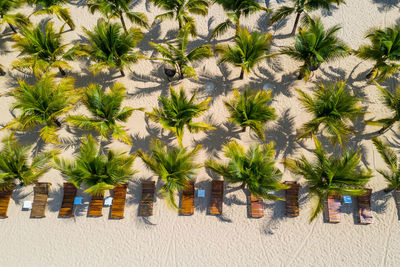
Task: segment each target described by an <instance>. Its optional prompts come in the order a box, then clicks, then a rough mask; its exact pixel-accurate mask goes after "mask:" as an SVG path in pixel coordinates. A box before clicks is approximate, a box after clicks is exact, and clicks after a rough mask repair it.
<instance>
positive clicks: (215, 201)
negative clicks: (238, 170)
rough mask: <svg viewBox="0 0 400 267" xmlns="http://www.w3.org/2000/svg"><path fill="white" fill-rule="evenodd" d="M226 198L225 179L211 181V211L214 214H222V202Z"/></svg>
mask: <svg viewBox="0 0 400 267" xmlns="http://www.w3.org/2000/svg"><path fill="white" fill-rule="evenodd" d="M223 198H224V181H216V180H213V181H212V182H211V201H210V210H209V213H210V214H212V215H221V214H222V203H223Z"/></svg>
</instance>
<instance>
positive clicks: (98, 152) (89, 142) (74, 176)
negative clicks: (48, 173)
mask: <svg viewBox="0 0 400 267" xmlns="http://www.w3.org/2000/svg"><path fill="white" fill-rule="evenodd" d="M135 158H136V155H129V154H127V153H117V152H115V151H113V150H108V152H107V153H105V152H103V151H102V149H101V148H100V146H99V145H98V144H97V142H96V140H95V139H94V138H93V137H92V136H91V135H89V136H88V137H86V138H84V139H83V140H82V144H81V149H80V151H79V153H78V155H77V156H76V158H75V160H74V161H70V160H65V159H60V158H55V160H54V161H55V167H56V168H57V169H59V170H60V171H61V172H62V174H63V175H65V176H67V177H68V181H69V182H71V183H73V184H74V185H75V186H76V187H77V188H79V187H80V186H81V184H82V183H83V184H85V185H86V186H87V187H88V188H87V189H86V190H85V192H86V193H89V194H91V195H92V196H100V195H104V191H106V190H108V189H112V188H114V186H117V185H120V184H124V183H127V182H128V181H129V179H131V178H132V176H133V175H134V174H135V173H136V172H137V171H135V170H132V165H133V162H134V161H135Z"/></svg>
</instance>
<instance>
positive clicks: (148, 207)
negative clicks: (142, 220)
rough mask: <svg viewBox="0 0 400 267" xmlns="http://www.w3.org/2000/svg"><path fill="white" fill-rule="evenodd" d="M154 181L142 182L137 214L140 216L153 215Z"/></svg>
mask: <svg viewBox="0 0 400 267" xmlns="http://www.w3.org/2000/svg"><path fill="white" fill-rule="evenodd" d="M155 187H156V182H154V181H151V182H142V200H141V201H140V210H139V214H140V215H141V216H151V215H153V202H154V191H155Z"/></svg>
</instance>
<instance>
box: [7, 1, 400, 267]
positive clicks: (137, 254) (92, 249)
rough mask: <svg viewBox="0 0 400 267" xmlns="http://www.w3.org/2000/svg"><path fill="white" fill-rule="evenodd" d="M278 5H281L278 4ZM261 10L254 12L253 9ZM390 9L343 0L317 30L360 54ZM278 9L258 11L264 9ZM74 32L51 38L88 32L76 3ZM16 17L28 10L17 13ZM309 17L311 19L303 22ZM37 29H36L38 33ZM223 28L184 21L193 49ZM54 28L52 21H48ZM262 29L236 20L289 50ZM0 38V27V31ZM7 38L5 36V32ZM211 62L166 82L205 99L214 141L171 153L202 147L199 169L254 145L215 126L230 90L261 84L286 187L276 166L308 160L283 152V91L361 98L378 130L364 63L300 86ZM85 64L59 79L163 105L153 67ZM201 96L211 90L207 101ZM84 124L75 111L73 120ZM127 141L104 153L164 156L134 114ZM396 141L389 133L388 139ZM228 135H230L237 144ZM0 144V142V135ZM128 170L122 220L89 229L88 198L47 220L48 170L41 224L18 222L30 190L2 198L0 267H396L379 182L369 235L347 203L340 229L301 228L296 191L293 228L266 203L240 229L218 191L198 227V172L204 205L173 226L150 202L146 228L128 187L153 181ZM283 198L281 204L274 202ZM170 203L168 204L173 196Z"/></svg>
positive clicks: (57, 201) (234, 205)
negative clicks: (219, 203)
mask: <svg viewBox="0 0 400 267" xmlns="http://www.w3.org/2000/svg"><path fill="white" fill-rule="evenodd" d="M286 2H289V1H286ZM262 4H264V3H262ZM398 4H399V2H398V1H395V0H348V1H346V4H343V5H341V6H340V7H338V8H334V9H332V10H331V11H330V12H327V11H324V12H322V15H323V22H324V24H325V25H326V26H327V27H330V26H333V25H335V24H338V23H339V24H341V25H342V27H343V28H342V29H341V30H340V31H339V36H340V38H342V39H343V40H344V41H345V42H346V43H347V44H348V45H350V46H351V47H352V48H353V49H357V48H358V47H359V45H361V44H363V43H366V42H367V41H366V40H365V39H364V35H365V32H366V30H367V29H368V28H370V27H371V26H380V27H385V26H391V25H394V24H395V23H398V20H399V19H400V12H399V7H398ZM277 6H278V4H277V3H276V2H275V1H274V0H271V1H270V7H272V8H275V7H277ZM68 7H69V8H70V11H71V14H72V17H73V20H74V22H75V24H76V30H75V31H68V32H66V33H65V34H64V35H63V36H64V38H65V40H66V41H68V42H72V41H75V40H80V39H82V38H84V37H83V36H84V35H83V31H82V26H84V27H86V28H88V29H92V28H93V27H94V26H95V24H96V21H97V19H98V18H99V15H98V14H95V15H91V14H90V13H89V12H88V10H87V8H86V7H85V6H84V5H82V3H81V2H79V1H77V2H74V3H73V4H70V5H68ZM135 10H138V11H143V12H146V14H147V15H148V17H149V20H150V21H151V22H152V21H153V18H154V17H155V16H156V15H157V14H160V13H161V11H160V10H158V9H157V8H154V7H153V6H152V5H151V4H149V3H148V2H146V1H138V3H137V5H136V6H135ZM22 11H23V12H25V14H28V13H30V11H31V10H30V9H25V10H22ZM315 15H321V12H315ZM43 18H44V17H36V18H35V20H36V21H40V20H41V19H43ZM223 20H225V13H224V12H223V10H222V8H221V7H220V6H218V5H213V6H212V7H211V8H210V11H209V15H208V16H207V17H205V18H204V17H196V21H197V28H198V32H199V37H198V38H197V39H196V40H194V41H193V44H196V45H198V44H203V43H206V42H207V38H208V37H209V34H210V31H211V29H213V27H215V26H216V25H217V24H218V23H220V22H222V21H223ZM53 21H54V22H55V25H56V26H57V27H59V26H60V25H61V23H60V21H59V20H57V19H56V18H53ZM267 22H268V17H267V15H265V14H263V13H262V12H260V13H257V14H254V15H252V16H251V17H249V18H246V19H244V20H243V22H242V24H243V25H244V26H246V27H248V28H249V29H250V30H261V31H269V32H271V33H272V34H273V35H274V41H273V45H272V50H273V51H277V50H279V49H280V48H281V47H283V46H285V45H288V44H291V43H292V42H293V40H292V39H291V38H289V37H288V34H289V33H290V31H291V28H292V26H293V22H294V17H290V19H288V20H285V21H283V22H280V23H278V24H276V25H275V26H272V27H267ZM1 27H2V28H1V31H3V30H5V28H6V27H5V25H3V26H1ZM176 29H177V23H176V22H175V21H170V22H167V21H166V22H163V23H161V24H156V25H154V26H153V27H152V28H151V29H150V30H149V32H148V33H146V34H145V36H144V40H143V41H142V42H141V43H140V44H139V45H138V47H139V48H140V49H141V50H142V51H143V53H145V55H146V56H152V55H154V54H153V50H152V48H151V47H150V46H149V45H148V41H153V42H159V43H162V42H165V41H167V40H171V38H173V36H174V34H175V31H176ZM6 31H8V29H7V30H6ZM232 34H233V30H230V31H229V32H228V33H227V34H225V35H223V36H221V37H220V38H218V41H215V40H213V41H212V42H211V43H212V44H213V45H214V44H216V43H217V42H223V41H224V40H227V39H229V38H231V36H232ZM9 36H10V35H5V34H1V35H0V37H1V38H2V39H3V40H4V39H5V42H3V44H4V45H3V47H2V48H1V53H2V54H1V64H3V65H4V66H5V67H6V68H7V69H9V66H10V65H11V62H12V61H14V60H15V59H16V58H17V56H18V52H16V50H15V49H11V45H12V41H11V39H10V37H9ZM216 63H217V58H216V57H213V58H210V59H208V60H204V61H202V62H201V63H198V64H196V65H195V67H196V71H197V72H198V78H199V79H198V80H197V81H196V80H193V79H185V80H183V81H173V82H172V83H171V85H172V86H174V87H179V86H183V87H184V88H185V89H186V90H187V91H188V92H193V91H194V90H195V89H197V88H199V95H200V97H201V98H206V97H208V96H211V97H213V100H212V102H211V108H210V109H209V111H208V112H207V113H206V114H205V115H204V116H203V117H202V119H204V120H205V121H207V122H209V123H211V124H212V125H214V126H215V127H216V128H217V129H216V130H215V131H209V132H207V133H200V134H189V133H188V132H186V133H185V136H184V140H183V143H184V145H186V146H192V147H193V146H194V145H196V144H202V145H203V149H202V151H201V153H200V156H199V157H198V161H199V162H203V161H204V160H206V159H208V158H210V157H220V158H223V157H222V155H221V148H222V145H223V144H224V143H226V142H227V141H229V140H238V141H239V142H240V143H241V144H244V145H245V146H248V145H249V144H252V143H256V142H259V141H258V139H257V138H256V137H255V136H254V135H253V134H249V132H245V133H241V132H240V130H239V129H238V128H235V127H234V126H232V125H231V124H229V123H228V122H227V119H226V116H227V111H226V110H225V108H224V105H223V100H224V99H226V97H228V96H230V93H231V91H232V88H239V89H243V88H244V87H245V86H250V87H251V88H253V89H261V88H263V87H264V85H265V84H266V83H269V84H271V85H272V87H273V89H272V95H273V97H274V101H273V102H272V106H273V107H275V108H276V110H277V114H278V116H279V119H278V120H277V121H276V122H274V123H270V124H269V125H268V129H267V130H266V136H267V140H268V141H275V142H276V150H277V162H278V167H279V168H280V169H281V170H282V171H283V172H284V175H283V181H285V180H296V179H298V178H299V177H295V176H294V175H293V174H291V173H290V172H288V171H287V170H284V168H283V166H282V164H281V163H280V162H281V159H283V158H285V157H288V156H291V157H296V156H298V155H300V154H305V155H310V151H309V150H310V149H312V148H313V143H312V142H311V141H310V140H309V141H306V142H303V143H301V144H299V143H297V142H296V141H295V137H296V129H298V128H299V127H300V126H301V125H302V124H303V123H304V122H306V121H307V120H308V119H309V118H310V116H309V115H308V114H307V113H305V111H304V110H303V109H302V106H301V105H300V103H299V101H298V100H297V93H296V92H295V91H294V88H301V89H304V90H306V91H310V88H311V87H312V85H313V84H312V82H315V81H317V80H319V79H323V80H338V79H345V80H347V84H348V86H349V87H350V88H351V90H353V91H354V93H355V94H356V95H360V96H362V97H363V102H362V103H363V105H365V106H366V107H367V110H368V112H369V113H367V114H366V115H365V119H371V118H374V117H375V118H382V117H383V115H384V113H385V112H386V109H385V108H384V106H383V105H382V103H381V101H380V98H379V94H378V90H377V88H376V87H375V86H373V85H368V84H367V83H366V81H365V79H364V78H365V75H366V74H367V73H368V70H369V69H370V68H371V67H372V62H366V61H362V60H360V59H358V58H356V57H354V56H349V57H347V58H345V59H341V60H339V61H336V62H332V63H330V64H323V65H322V67H321V69H320V70H318V71H316V72H315V75H314V76H313V77H312V78H311V79H310V82H308V83H304V82H303V81H298V80H297V79H296V77H297V74H298V67H299V65H300V64H299V63H298V62H295V61H293V60H291V59H290V58H288V57H286V56H279V57H276V58H274V59H271V60H269V61H268V62H266V63H264V64H261V65H260V66H259V67H258V68H257V69H256V71H255V73H252V74H250V75H249V76H248V77H245V79H244V80H243V81H240V80H238V79H237V77H238V76H239V72H240V70H239V69H237V68H231V67H230V66H227V65H222V66H218V65H217V64H216ZM88 64H89V62H86V61H75V62H73V63H72V66H73V67H74V69H73V70H72V71H70V75H71V76H73V77H75V78H76V86H77V87H83V86H86V85H88V84H90V83H92V82H98V83H100V84H102V85H103V86H109V85H111V84H112V83H114V82H116V81H119V82H122V83H123V84H124V85H125V86H126V87H127V89H128V98H127V99H126V101H125V103H124V104H125V105H129V106H131V107H144V108H145V109H146V110H147V111H150V110H151V109H152V108H153V107H154V106H157V105H158V97H159V96H160V95H168V93H169V85H168V83H167V82H166V79H165V78H164V75H163V73H162V64H160V63H158V62H151V61H141V62H140V63H138V64H136V65H134V66H133V67H132V72H127V76H126V77H124V78H120V77H119V73H118V72H111V73H108V72H105V73H103V74H100V75H98V76H96V77H93V76H92V75H91V74H90V73H89V72H88V70H87V66H88ZM18 78H19V79H28V80H29V77H24V76H23V75H22V74H21V73H20V72H18V71H11V72H10V71H9V73H8V74H7V75H6V76H4V77H0V88H1V91H0V93H1V94H4V93H6V92H7V91H9V90H10V89H12V88H14V87H16V86H17V79H18ZM397 80H398V76H394V78H391V79H388V80H387V81H386V82H385V83H384V85H385V86H388V87H389V88H391V89H393V88H394V87H395V86H396V84H397ZM210 88H211V90H209V89H210ZM12 101H13V99H12V97H8V96H4V95H3V96H2V97H1V103H2V104H1V105H0V114H1V115H0V123H1V125H4V124H5V123H7V122H8V121H10V120H11V119H12V117H13V115H12V113H11V112H10V111H9V109H10V106H11V103H12ZM82 112H85V109H84V108H83V107H79V108H77V109H76V110H75V111H74V113H77V114H78V113H82ZM126 126H127V129H128V133H129V134H130V135H131V136H132V140H133V146H128V145H125V144H122V143H119V142H113V143H111V144H108V143H107V144H105V146H106V147H107V148H119V149H122V150H127V151H130V152H131V153H135V152H136V151H137V149H142V150H144V151H148V144H149V141H150V140H151V138H153V137H157V138H160V139H161V140H164V141H166V142H168V143H174V144H176V143H177V142H176V140H175V138H174V137H173V135H172V134H169V133H168V132H166V131H162V130H161V129H160V126H159V125H157V124H154V123H152V122H149V121H148V120H147V119H146V118H145V115H144V113H143V112H135V113H134V114H133V116H132V117H131V118H130V119H129V121H128V122H127V124H126ZM357 127H358V128H357V129H358V130H360V131H362V132H363V133H370V132H374V131H376V130H377V128H376V127H372V126H367V127H366V126H364V125H362V124H360V125H359V126H357ZM396 130H397V129H396ZM238 132H239V133H238ZM0 134H1V135H2V136H3V135H4V134H5V132H0ZM83 134H85V132H84V131H78V130H76V129H74V128H72V127H69V126H67V125H64V126H63V129H62V130H61V136H62V139H63V143H64V145H63V146H62V156H64V157H71V156H72V155H73V152H74V151H75V150H76V149H77V148H78V147H79V139H80V137H82V136H83ZM37 136H38V135H37V133H35V132H29V133H21V134H18V137H19V138H20V140H22V141H23V142H26V143H31V144H34V145H35V146H34V152H35V151H38V150H42V149H45V148H50V147H51V146H50V145H43V143H42V142H38V141H37ZM384 137H385V138H386V139H387V140H388V141H389V142H390V143H391V144H393V145H394V146H395V147H399V140H400V139H399V136H397V135H396V134H395V133H394V132H393V131H389V132H387V133H386V134H385V135H384ZM350 147H353V148H361V149H362V152H363V158H362V163H363V164H366V165H367V166H369V167H370V168H372V169H373V170H375V169H376V168H383V167H384V164H383V162H382V160H381V159H380V157H379V156H378V155H377V152H376V151H375V149H374V148H373V145H372V142H371V141H370V140H367V139H363V138H362V137H360V136H355V137H353V138H352V139H351V141H350ZM135 168H136V169H137V170H139V172H138V174H136V175H135V176H134V178H133V179H132V181H131V182H130V183H129V187H128V195H127V203H126V207H125V219H123V220H109V219H108V216H109V208H104V209H103V216H102V217H99V218H89V217H87V209H88V204H89V200H90V197H89V195H87V194H84V193H83V190H82V189H79V191H78V196H83V197H84V205H82V206H81V207H77V208H76V210H75V214H76V217H75V219H60V218H58V210H59V208H60V206H61V200H62V183H63V181H64V180H63V177H62V176H61V174H60V173H59V172H58V171H56V170H51V171H49V172H48V173H47V174H46V175H45V176H44V177H43V178H41V180H40V181H42V182H51V183H52V186H51V189H50V195H49V201H48V207H47V210H46V218H43V219H30V218H29V214H30V212H29V211H23V210H22V203H23V201H24V200H32V199H33V186H28V187H26V188H23V189H18V190H16V191H14V193H13V196H12V199H11V202H10V207H9V210H8V216H9V218H7V219H2V220H0V233H1V234H0V236H1V238H2V242H0V251H1V254H0V266H106V265H108V266H109V265H125V266H399V264H400V254H399V253H398V252H399V250H400V241H399V240H400V227H399V224H400V222H399V221H398V215H397V210H396V207H395V201H394V198H393V195H392V194H385V193H384V192H383V189H384V188H385V182H384V180H383V178H382V177H381V176H380V175H379V174H378V173H377V172H374V178H373V179H371V181H370V183H369V184H368V186H370V187H371V188H373V194H372V209H373V215H374V223H373V224H372V225H368V226H364V225H359V224H357V216H356V215H357V212H356V203H355V199H353V204H344V205H343V206H342V207H343V209H342V222H341V223H339V224H328V223H324V222H323V218H322V215H321V216H319V217H318V218H317V219H316V220H315V221H313V222H312V223H311V224H309V223H308V220H309V214H310V210H311V208H312V204H313V203H312V201H310V200H309V198H308V197H307V190H306V188H304V181H302V180H300V182H301V183H303V187H302V188H301V190H300V204H301V209H300V216H299V217H297V218H287V217H285V215H284V214H285V203H284V202H283V201H277V202H272V201H266V202H265V217H264V218H262V219H249V218H248V216H247V212H248V211H247V205H246V204H247V203H246V196H245V194H244V193H243V191H242V190H239V189H237V185H231V184H226V187H225V198H224V208H223V215H222V216H220V217H215V216H209V215H207V206H208V201H209V197H210V188H211V183H210V181H211V176H210V175H212V174H211V173H210V172H208V171H206V169H205V168H202V169H201V170H200V171H199V172H198V175H197V181H196V185H195V187H196V189H205V190H206V196H205V198H196V199H195V213H194V215H193V216H189V217H188V216H178V214H177V212H176V211H174V210H172V209H171V208H169V207H168V206H167V205H166V204H165V201H163V200H161V199H159V198H157V201H156V202H155V203H154V216H152V217H148V218H143V217H139V216H138V203H139V202H140V192H141V190H140V181H141V180H148V179H151V180H154V181H156V180H157V177H155V176H153V175H152V174H151V173H150V172H149V171H148V170H147V169H146V168H145V166H144V164H143V163H142V161H141V160H140V159H139V158H138V159H136V161H135ZM279 194H280V195H281V196H283V194H284V193H283V192H279ZM177 198H178V196H177Z"/></svg>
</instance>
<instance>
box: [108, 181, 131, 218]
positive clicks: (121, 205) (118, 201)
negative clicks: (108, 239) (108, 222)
mask: <svg viewBox="0 0 400 267" xmlns="http://www.w3.org/2000/svg"><path fill="white" fill-rule="evenodd" d="M127 188H128V184H122V185H118V186H116V187H114V189H113V191H114V196H113V203H112V206H111V215H110V218H111V219H123V218H124V210H125V200H126V189H127Z"/></svg>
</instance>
